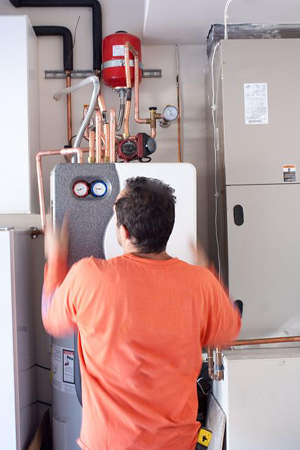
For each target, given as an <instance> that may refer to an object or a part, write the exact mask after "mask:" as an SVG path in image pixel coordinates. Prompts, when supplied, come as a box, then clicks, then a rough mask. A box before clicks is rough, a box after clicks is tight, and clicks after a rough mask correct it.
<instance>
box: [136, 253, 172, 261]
mask: <svg viewBox="0 0 300 450" xmlns="http://www.w3.org/2000/svg"><path fill="white" fill-rule="evenodd" d="M131 254H132V255H135V256H138V257H139V258H145V259H156V260H157V261H166V260H168V259H172V257H171V256H170V255H168V253H167V252H166V251H163V252H160V253H142V252H138V251H137V252H131Z"/></svg>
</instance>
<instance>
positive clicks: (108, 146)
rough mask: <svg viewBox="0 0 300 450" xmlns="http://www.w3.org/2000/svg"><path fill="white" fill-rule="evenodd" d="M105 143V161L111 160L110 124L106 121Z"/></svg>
mask: <svg viewBox="0 0 300 450" xmlns="http://www.w3.org/2000/svg"><path fill="white" fill-rule="evenodd" d="M103 128H104V135H105V145H104V162H105V163H108V162H109V159H110V157H109V155H110V141H109V124H108V123H105V124H104V126H103Z"/></svg>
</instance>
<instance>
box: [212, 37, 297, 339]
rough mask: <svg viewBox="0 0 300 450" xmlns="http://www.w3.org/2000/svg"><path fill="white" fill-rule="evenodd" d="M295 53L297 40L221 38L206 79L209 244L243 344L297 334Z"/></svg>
mask: <svg viewBox="0 0 300 450" xmlns="http://www.w3.org/2000/svg"><path fill="white" fill-rule="evenodd" d="M299 52H300V40H297V39H282V40H280V39H266V40H227V41H222V42H221V44H220V45H219V47H218V48H217V50H216V52H215V57H214V61H213V71H212V70H211V61H210V62H209V65H210V70H209V71H208V72H207V76H206V92H207V96H206V98H207V134H208V164H209V203H210V214H209V215H210V218H211V219H210V220H211V224H210V230H211V234H210V244H211V248H212V249H213V250H212V254H213V257H214V260H215V261H216V262H217V260H218V258H217V251H216V236H217V237H218V239H219V244H220V260H221V270H222V275H223V277H224V278H225V280H226V281H227V282H228V284H229V289H230V291H231V294H232V296H233V297H234V298H235V299H240V300H242V301H243V302H244V323H243V328H242V333H241V336H242V337H245V338H250V337H253V338H254V337H265V336H272V335H277V336H278V335H279V334H282V333H284V334H286V335H288V334H294V333H299V332H300V312H299V307H298V305H299V300H300V285H299V281H298V280H299V276H298V268H299V260H300V235H299V225H300V206H299V205H300V186H299V183H300V147H299V143H298V130H299V124H300V122H299V119H300V115H299V104H300V84H299V79H300V60H299V59H298V58H297V57H296V55H298V54H299ZM212 77H213V78H214V95H213V94H212ZM213 102H214V106H213V108H212V103H213ZM212 114H213V115H214V122H215V126H213V121H212ZM216 185H217V189H216ZM216 191H217V192H216ZM215 194H216V195H215ZM216 205H217V227H216V226H215V223H216V221H215V212H216Z"/></svg>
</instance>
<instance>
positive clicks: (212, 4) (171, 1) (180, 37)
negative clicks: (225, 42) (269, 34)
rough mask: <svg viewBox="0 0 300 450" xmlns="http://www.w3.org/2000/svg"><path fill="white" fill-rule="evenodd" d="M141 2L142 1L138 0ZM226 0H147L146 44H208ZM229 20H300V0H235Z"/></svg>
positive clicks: (254, 21)
mask: <svg viewBox="0 0 300 450" xmlns="http://www.w3.org/2000/svg"><path fill="white" fill-rule="evenodd" d="M138 1H139V0H138ZM225 3H226V0H145V8H144V30H143V36H144V37H143V43H144V44H145V45H164V44H205V41H206V36H207V33H208V31H209V29H210V26H211V24H213V23H223V22H224V6H225ZM228 16H229V18H228V23H260V24H271V23H300V1H299V0H286V1H284V0H232V2H231V4H230V6H229V9H228Z"/></svg>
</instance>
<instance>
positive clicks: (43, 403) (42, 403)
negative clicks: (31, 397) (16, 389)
mask: <svg viewBox="0 0 300 450" xmlns="http://www.w3.org/2000/svg"><path fill="white" fill-rule="evenodd" d="M35 403H40V404H41V405H46V406H52V403H47V402H42V400H36V402H35Z"/></svg>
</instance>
